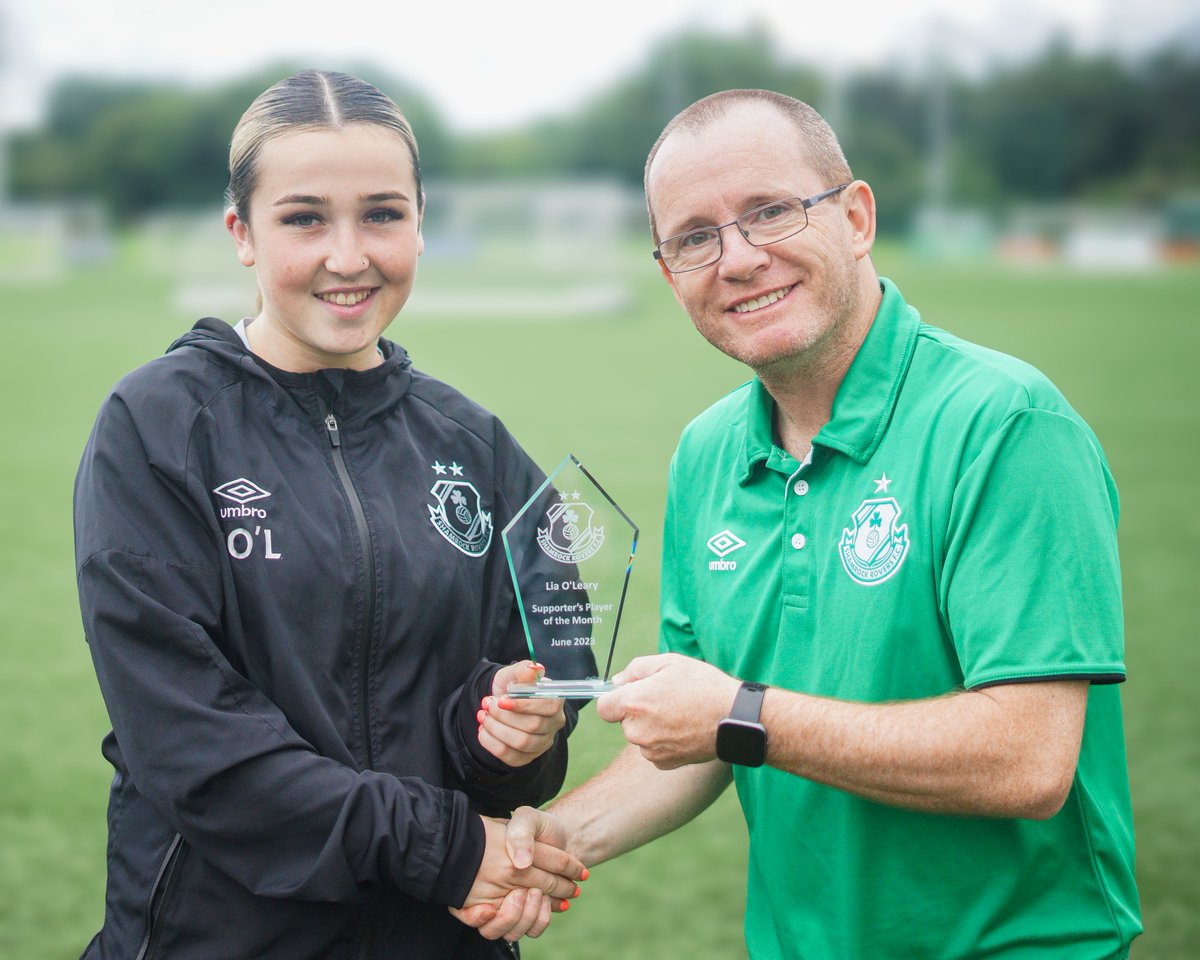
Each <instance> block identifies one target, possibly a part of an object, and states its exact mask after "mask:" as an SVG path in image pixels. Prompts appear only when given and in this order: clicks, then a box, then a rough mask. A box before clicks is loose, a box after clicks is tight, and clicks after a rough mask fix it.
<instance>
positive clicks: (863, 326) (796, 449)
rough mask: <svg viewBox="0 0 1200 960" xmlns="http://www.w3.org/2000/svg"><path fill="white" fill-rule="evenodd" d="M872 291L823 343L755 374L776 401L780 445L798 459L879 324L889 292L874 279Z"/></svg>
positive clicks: (824, 421)
mask: <svg viewBox="0 0 1200 960" xmlns="http://www.w3.org/2000/svg"><path fill="white" fill-rule="evenodd" d="M872 273H873V271H872ZM867 287H868V284H864V285H863V288H862V289H861V290H860V291H859V293H860V295H859V296H858V297H856V298H855V303H854V304H853V305H851V306H850V307H849V309H848V310H847V311H846V316H845V317H844V318H843V319H842V320H841V321H840V322H838V323H836V324H834V325H833V327H832V328H831V329H830V331H829V333H828V335H827V336H826V337H825V338H824V339H823V340H822V342H820V343H818V344H814V345H813V347H812V348H810V349H808V350H805V351H804V352H803V353H802V354H799V355H797V356H793V357H786V358H784V359H781V360H777V361H775V362H773V363H770V364H767V365H765V366H763V367H756V368H755V370H754V372H755V374H757V376H758V379H759V380H761V381H762V384H763V386H764V387H765V388H766V390H767V392H768V393H769V394H770V395H771V397H772V398H773V399H774V401H775V427H776V429H777V430H778V432H779V438H780V442H781V443H782V445H783V448H784V449H785V450H787V452H788V453H790V454H791V455H792V456H793V457H795V458H796V459H797V460H803V459H804V457H805V456H807V454H808V450H809V448H810V447H811V446H812V440H813V437H815V436H816V435H817V433H819V432H820V430H821V428H822V427H823V426H825V424H827V423H828V422H829V420H830V417H831V416H832V415H833V401H834V398H836V397H837V392H838V389H839V388H840V387H841V385H842V380H844V379H845V377H846V371H847V370H849V369H850V364H851V363H853V362H854V358H855V357H856V356H857V355H858V351H859V348H860V347H861V346H862V344H863V341H864V340H865V339H866V338H867V332H868V331H869V330H870V329H871V324H872V323H873V322H874V320H875V314H876V313H877V312H878V310H879V304H880V302H881V301H882V299H883V291H882V290H881V288H880V286H879V280H878V278H877V277H874V276H872V277H871V278H870V282H869V289H867Z"/></svg>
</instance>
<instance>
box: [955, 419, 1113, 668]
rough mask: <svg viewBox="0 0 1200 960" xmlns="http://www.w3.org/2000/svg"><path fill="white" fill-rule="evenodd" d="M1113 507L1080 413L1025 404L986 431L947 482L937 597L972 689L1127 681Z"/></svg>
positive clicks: (1104, 467) (1110, 485)
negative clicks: (950, 485) (954, 479)
mask: <svg viewBox="0 0 1200 960" xmlns="http://www.w3.org/2000/svg"><path fill="white" fill-rule="evenodd" d="M1117 516H1118V506H1117V494H1116V488H1115V485H1114V484H1113V480H1112V476H1111V474H1110V473H1109V471H1108V467H1107V464H1106V463H1105V461H1104V457H1103V454H1102V453H1101V452H1100V450H1099V447H1098V445H1097V443H1096V441H1095V438H1094V437H1093V436H1091V434H1090V432H1089V431H1088V430H1087V429H1086V428H1085V427H1084V426H1083V425H1082V424H1081V423H1080V422H1079V421H1077V420H1076V419H1074V418H1072V417H1070V416H1068V415H1065V414H1063V413H1057V412H1052V411H1048V410H1042V409H1022V410H1020V411H1018V412H1016V413H1014V414H1012V415H1010V416H1009V417H1008V418H1007V419H1006V420H1005V421H1004V422H1003V423H1002V425H1001V426H1000V428H999V429H998V430H997V431H996V433H995V434H993V435H992V436H991V437H990V438H989V439H988V440H987V442H986V443H985V444H984V446H983V448H982V449H981V451H980V452H979V455H978V456H977V457H976V458H975V459H974V461H973V462H971V463H970V465H969V466H967V467H966V469H965V470H964V471H963V472H962V474H961V477H960V479H959V481H958V483H957V485H956V487H955V490H954V496H953V501H952V504H951V509H950V515H949V527H948V534H947V541H946V545H945V554H944V558H945V559H944V564H943V568H942V578H941V582H940V585H939V598H938V599H939V605H940V606H941V609H942V615H943V617H944V618H945V622H946V624H947V625H948V627H949V630H950V634H951V637H952V639H953V643H954V646H955V648H956V649H957V651H958V656H959V659H960V663H961V666H962V673H963V678H964V679H963V682H964V685H965V686H966V687H967V688H968V689H969V688H973V687H982V686H988V685H991V684H996V683H1006V682H1013V681H1022V680H1036V679H1051V678H1079V679H1088V680H1091V681H1093V682H1102V683H1103V682H1119V681H1121V680H1124V678H1125V664H1124V630H1123V620H1122V610H1121V572H1120V566H1119V562H1118V558H1117V530H1116V527H1117Z"/></svg>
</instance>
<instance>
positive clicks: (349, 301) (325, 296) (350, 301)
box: [317, 290, 371, 307]
mask: <svg viewBox="0 0 1200 960" xmlns="http://www.w3.org/2000/svg"><path fill="white" fill-rule="evenodd" d="M370 295H371V292H370V291H369V290H364V291H362V292H360V293H340V292H339V293H319V294H317V296H318V297H320V298H321V299H322V300H324V301H325V302H326V303H336V304H337V305H338V306H339V307H347V306H349V307H352V306H354V304H356V303H362V302H363V301H364V300H366V299H367V297H369V296H370Z"/></svg>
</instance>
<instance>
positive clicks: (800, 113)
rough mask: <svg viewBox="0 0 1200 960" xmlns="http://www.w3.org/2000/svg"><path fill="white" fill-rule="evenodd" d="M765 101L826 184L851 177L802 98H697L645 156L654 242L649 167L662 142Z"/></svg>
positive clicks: (759, 93) (768, 94)
mask: <svg viewBox="0 0 1200 960" xmlns="http://www.w3.org/2000/svg"><path fill="white" fill-rule="evenodd" d="M758 104H761V105H765V106H768V107H773V108H774V109H775V110H777V111H778V112H779V113H780V114H781V115H782V116H783V118H784V119H785V120H788V121H790V122H791V123H792V124H793V125H794V126H795V128H796V131H797V132H798V133H799V134H800V142H801V144H802V145H803V147H802V149H803V151H804V156H803V160H804V162H805V163H806V164H807V166H809V167H810V168H811V169H812V170H814V171H815V172H816V174H817V175H818V176H819V177H820V178H821V179H822V180H824V181H825V182H826V185H827V186H830V187H832V186H836V185H837V184H839V183H849V182H850V181H851V180H853V179H854V175H853V174H852V173H851V172H850V165H849V164H848V163H847V162H846V155H845V154H844V153H842V146H841V144H840V143H838V138H837V135H836V134H835V133H834V132H833V129H832V128H831V127H830V126H829V124H828V123H826V122H825V118H824V117H822V116H821V115H820V114H819V113H817V111H816V110H814V109H813V108H812V107H810V106H809V105H808V104H807V103H805V102H804V101H803V100H797V99H796V98H795V97H789V96H787V95H786V94H783V93H777V92H775V91H774V90H757V89H745V90H722V91H721V92H719V93H714V94H711V95H709V96H707V97H704V98H703V99H701V100H697V101H696V102H695V103H693V104H692V105H691V106H690V107H684V109H683V110H681V111H680V112H679V113H677V114H676V115H675V116H674V117H673V118H672V120H671V121H670V123H668V124H667V125H666V126H665V127H664V128H663V132H662V133H660V134H659V135H658V139H657V140H655V141H654V146H653V147H651V148H650V155H649V156H648V157H647V158H646V170H645V174H644V181H643V185H644V189H645V192H646V210H647V212H648V213H649V215H650V233H651V235H652V236H653V237H654V242H655V243H658V241H659V239H660V238H659V236H658V226H657V225H656V224H655V222H654V209H653V207H652V206H651V204H650V167H651V165H653V163H654V158H655V157H656V156H657V155H658V151H659V148H660V147H661V146H662V145H663V142H664V141H665V140H666V139H667V138H668V137H669V136H670V135H671V134H673V133H676V132H678V131H688V132H693V133H695V132H699V131H700V130H703V129H704V128H705V127H708V126H710V125H711V124H713V123H715V122H716V121H718V120H721V119H724V118H725V117H726V116H728V115H729V114H730V113H732V112H734V111H735V110H736V109H737V108H739V107H742V106H754V105H758Z"/></svg>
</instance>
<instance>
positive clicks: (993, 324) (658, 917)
mask: <svg viewBox="0 0 1200 960" xmlns="http://www.w3.org/2000/svg"><path fill="white" fill-rule="evenodd" d="M231 254H232V251H231ZM231 259H232V257H231ZM879 261H880V267H881V270H882V272H884V273H886V274H887V275H889V276H892V277H893V278H894V279H896V280H897V282H898V283H899V284H900V287H901V289H902V290H903V291H904V293H905V295H906V296H907V298H908V299H909V300H910V302H912V303H914V304H916V305H917V306H918V307H919V308H920V309H921V310H922V313H923V315H924V316H925V318H926V319H927V320H928V321H929V322H932V323H935V324H937V325H939V326H943V327H946V328H949V329H951V330H953V331H954V332H956V333H959V334H962V335H964V336H966V337H968V338H970V339H974V340H977V341H979V342H982V343H986V344H988V345H991V346H995V347H998V348H1000V349H1003V350H1006V351H1008V352H1011V353H1014V354H1016V355H1018V356H1020V357H1022V358H1024V359H1027V360H1029V361H1031V362H1033V363H1034V364H1036V365H1037V366H1039V367H1041V368H1042V369H1043V370H1044V371H1045V372H1046V373H1047V374H1049V375H1050V376H1051V378H1052V379H1054V380H1055V381H1056V382H1057V383H1058V384H1059V386H1060V387H1061V388H1062V389H1063V390H1064V392H1065V393H1066V394H1067V396H1068V397H1069V398H1070V399H1071V400H1072V402H1073V403H1074V405H1075V406H1076V407H1077V408H1078V409H1079V410H1080V412H1081V413H1082V414H1083V415H1084V417H1085V418H1087V419H1088V420H1089V422H1090V423H1091V425H1092V426H1093V428H1094V429H1095V430H1096V432H1097V434H1098V435H1099V437H1100V439H1101V441H1102V442H1103V443H1104V445H1105V447H1106V450H1107V452H1108V455H1109V459H1110V461H1111V464H1112V467H1113V471H1114V473H1115V475H1116V478H1117V482H1118V485H1119V486H1120V489H1121V493H1122V502H1123V511H1122V521H1121V547H1122V561H1123V569H1124V579H1125V600H1126V623H1127V662H1128V667H1129V682H1128V683H1127V684H1126V686H1125V688H1124V696H1125V701H1124V703H1125V709H1126V717H1127V734H1128V745H1129V756H1130V767H1131V776H1132V783H1133V795H1134V806H1135V812H1136V820H1137V840H1138V872H1139V883H1140V887H1141V892H1142V897H1143V906H1144V913H1145V921H1146V927H1147V934H1146V935H1145V936H1144V937H1143V938H1142V939H1141V940H1139V941H1138V943H1137V945H1136V946H1135V950H1134V957H1135V958H1137V960H1168V958H1170V960H1175V958H1178V960H1183V958H1185V957H1194V956H1196V944H1197V943H1200V906H1198V904H1197V903H1196V901H1195V899H1194V896H1195V894H1194V890H1195V889H1196V885H1195V875H1196V871H1197V868H1198V865H1200V803H1197V797H1200V711H1198V710H1197V707H1196V696H1195V694H1194V692H1193V689H1192V688H1193V687H1194V685H1195V682H1196V681H1195V678H1196V677H1197V676H1198V675H1200V642H1198V638H1200V616H1198V614H1197V604H1196V602H1195V598H1194V596H1193V594H1194V593H1195V591H1196V590H1197V586H1196V579H1197V576H1198V575H1200V549H1198V546H1197V545H1198V544H1200V511H1198V510H1196V509H1194V508H1193V507H1192V505H1191V500H1190V497H1191V494H1192V492H1193V485H1194V484H1196V483H1198V482H1200V479H1198V478H1200V375H1198V372H1197V358H1198V356H1200V311H1198V310H1197V304H1198V303H1200V271H1198V270H1195V269H1192V270H1182V269H1176V270H1171V271H1164V272H1160V273H1155V274H1150V275H1127V276H1122V275H1107V274H1073V273H1066V272H1060V271H1056V270H1049V269H1044V270H1034V271H1029V270H1017V269H1013V268H1006V267H1002V266H997V265H994V264H955V265H946V264H932V263H927V262H921V261H918V260H913V259H910V258H908V257H907V256H906V255H905V254H903V253H902V252H901V251H898V250H885V251H882V252H881V253H880V255H879ZM422 269H423V271H426V272H427V276H423V277H422V279H421V280H420V281H419V282H420V283H436V282H438V281H439V279H442V277H439V268H438V267H437V265H436V264H432V263H431V264H428V269H427V268H426V266H423V267H422ZM441 269H442V272H443V274H444V273H445V268H441ZM641 271H642V272H641V273H640V274H639V276H640V277H641V279H639V280H638V281H637V282H636V283H635V284H634V286H633V299H632V305H631V307H630V308H629V309H628V310H624V311H622V312H621V313H620V315H615V316H599V317H596V318H593V319H589V320H587V321H576V322H570V323H562V324H553V323H547V322H544V320H543V321H541V322H537V323H532V322H522V321H521V320H520V319H515V318H514V319H494V318H493V319H489V318H475V319H472V318H448V317H443V316H441V315H439V316H438V317H437V319H436V320H434V319H422V318H421V317H420V316H416V315H413V316H409V315H408V314H405V315H402V317H401V320H400V321H398V322H397V324H396V325H395V326H393V328H392V330H391V331H390V335H391V337H392V338H393V339H395V340H397V341H398V342H400V343H403V344H405V345H406V346H407V347H408V348H409V350H410V352H411V353H412V354H413V356H414V358H415V360H416V363H417V365H418V366H420V367H422V368H424V369H426V370H427V371H429V372H431V373H434V374H435V375H438V376H441V377H443V378H445V379H447V380H449V381H451V382H452V383H454V384H455V385H456V386H458V387H459V388H461V389H463V390H464V391H465V392H467V393H468V394H470V395H472V396H473V397H475V398H476V399H477V400H479V401H481V402H482V403H483V404H485V405H486V406H488V407H490V408H491V409H492V410H494V411H496V412H497V413H498V414H500V415H501V416H502V417H503V418H504V420H505V421H506V422H507V423H508V425H509V426H510V428H511V429H512V430H513V431H514V433H515V434H516V435H517V436H518V437H519V438H521V439H522V441H523V442H524V444H525V445H526V447H527V448H528V449H529V451H530V452H531V453H532V454H533V456H534V457H535V458H536V459H537V460H538V461H539V462H540V463H542V464H543V465H544V466H551V465H553V464H555V463H557V462H558V460H559V459H560V458H561V456H562V455H563V453H564V452H566V450H567V449H571V450H573V452H575V453H576V454H578V455H579V456H580V458H581V459H583V460H584V462H585V463H586V464H587V465H588V466H589V468H590V469H592V470H593V471H594V472H595V473H596V474H597V476H598V477H600V478H601V480H602V481H603V482H604V483H605V485H606V486H607V487H608V488H609V490H610V491H611V492H612V493H613V494H614V496H616V497H617V499H618V500H619V501H620V502H621V504H622V506H623V507H625V509H626V510H627V511H628V512H629V513H630V514H631V515H632V516H633V517H634V518H635V519H636V520H637V521H638V523H639V525H640V526H641V529H642V531H643V536H642V545H641V548H640V549H639V558H638V568H637V569H636V570H635V580H634V583H633V586H632V587H631V599H630V603H631V608H630V610H629V613H628V615H627V619H626V621H625V623H624V625H623V635H622V648H623V653H621V654H618V660H623V659H624V658H625V656H624V655H626V654H627V655H628V656H634V655H636V654H640V653H645V652H650V651H652V649H653V647H654V643H655V630H656V627H655V606H656V603H657V580H658V576H657V566H658V559H659V530H660V526H661V510H662V499H663V493H664V485H665V471H666V465H667V461H668V459H669V457H670V454H671V451H672V449H673V446H674V442H675V439H676V437H677V435H678V432H679V430H680V428H681V427H682V426H683V425H684V424H685V423H686V422H687V421H688V420H689V419H690V418H691V417H692V416H694V415H695V414H696V413H697V412H698V411H699V410H701V409H702V408H703V407H704V406H706V405H707V404H708V403H709V402H711V401H712V400H714V399H715V398H717V397H718V396H720V395H721V394H723V393H724V392H726V391H727V390H728V389H729V388H731V387H733V386H734V385H736V384H737V383H739V382H741V381H742V380H744V379H745V374H744V372H743V371H742V369H741V368H739V367H738V366H737V365H735V364H733V363H731V362H730V361H728V360H726V359H724V358H722V357H720V356H719V355H717V354H716V353H715V351H713V350H712V349H711V348H710V347H708V345H707V344H705V343H703V342H702V341H701V340H700V338H699V337H698V336H697V335H696V334H695V333H694V331H693V330H692V329H691V326H690V324H689V323H688V322H687V320H686V318H685V317H684V316H683V315H682V313H681V312H680V311H679V310H678V308H677V307H676V305H675V303H674V301H673V299H672V298H671V297H670V295H669V292H668V291H667V289H666V287H665V286H664V285H663V284H661V282H659V281H658V280H657V278H656V276H655V275H654V273H653V272H652V268H651V266H650V262H649V259H648V258H646V259H645V261H644V266H643V267H642V268H641ZM173 283H174V281H173V280H172V279H171V278H170V277H168V276H166V275H164V274H162V273H159V272H156V271H153V270H149V269H147V268H146V267H145V260H144V259H143V258H142V257H140V255H139V251H138V249H137V246H136V244H134V243H126V244H123V245H122V246H121V247H120V256H119V258H118V260H117V262H116V263H114V264H112V265H109V266H106V267H104V268H91V269H89V270H86V271H81V272H77V273H74V274H71V275H69V276H67V277H66V278H65V279H62V280H60V281H59V282H57V283H55V284H53V285H33V284H27V285H12V284H9V285H5V286H3V287H0V296H2V297H3V302H4V313H3V321H2V322H3V333H4V338H5V344H6V349H5V360H4V364H3V370H4V377H3V380H2V381H0V391H2V399H3V408H2V409H3V412H4V423H3V427H2V428H0V429H2V431H3V433H2V436H3V442H2V445H0V467H2V468H3V469H2V471H0V476H2V477H3V480H2V484H0V490H2V491H3V499H2V501H0V502H2V504H3V510H2V511H0V613H2V620H0V729H2V730H3V731H4V736H3V737H2V738H0V772H2V774H3V775H2V777H0V957H12V958H20V960H43V958H45V960H49V958H62V957H70V956H77V955H78V953H79V951H80V950H81V949H82V947H83V946H84V944H86V943H87V941H88V939H89V938H90V937H91V936H92V934H93V933H94V932H95V930H96V928H97V926H98V924H99V922H100V919H101V915H102V903H103V865H104V855H105V833H104V809H105V802H106V793H107V785H108V780H109V777H110V773H111V771H110V770H109V769H108V768H107V766H106V764H105V763H104V761H103V760H102V758H101V757H100V753H99V743H100V738H101V737H102V736H103V734H104V733H105V731H106V730H107V721H106V717H105V713H104V709H103V705H102V703H101V702H100V698H99V695H98V692H97V689H96V684H95V680H94V678H93V676H92V671H91V664H90V660H89V658H88V654H87V649H86V646H85V644H84V642H83V639H82V635H81V630H80V625H79V615H78V610H77V607H76V600H75V592H74V582H73V565H72V548H71V521H70V502H71V486H72V481H73V476H74V471H75V467H76V464H77V461H78V457H79V453H80V450H81V449H82V446H83V443H84V441H85V439H86V436H87V433H88V430H89V429H90V426H91V421H92V418H93V417H94V415H95V412H96V409H97V407H98V405H99V403H100V402H101V400H102V398H103V397H104V395H105V393H106V392H107V390H108V389H109V388H110V387H111V385H112V384H113V382H114V381H115V380H116V379H117V378H118V377H119V376H120V375H121V374H123V373H124V372H125V371H127V370H128V369H130V368H131V367H133V366H134V365H136V364H138V363H140V362H142V361H143V360H146V359H149V358H150V357H152V356H155V355H157V354H158V353H160V352H161V351H162V349H163V348H164V347H165V346H166V345H167V344H168V343H169V342H170V341H171V340H172V339H173V338H174V337H175V336H176V335H177V334H178V333H180V332H182V330H183V329H185V327H186V326H187V325H188V323H189V322H190V320H191V319H192V318H191V317H186V316H184V315H183V314H182V313H181V312H180V310H179V309H178V308H176V307H174V306H172V303H173V302H174V301H173ZM550 379H553V381H554V382H557V383H569V384H571V385H570V386H569V387H566V386H564V387H561V388H560V389H559V391H558V392H556V393H551V392H549V391H547V389H546V388H545V387H544V386H543V384H544V383H545V382H547V380H550ZM1030 468H1031V469H1036V464H1030ZM620 742H621V741H620V737H619V730H613V729H610V728H607V727H606V726H605V725H604V724H603V723H601V722H600V721H599V720H598V718H597V717H596V716H595V715H594V714H593V713H590V712H589V713H588V714H587V715H585V718H584V721H583V722H582V724H581V726H580V729H579V731H578V732H577V734H576V736H575V737H574V738H573V761H572V769H571V776H570V779H571V782H572V783H574V782H577V781H579V780H581V779H583V778H584V777H586V776H587V775H588V774H590V773H591V772H593V771H595V770H596V769H598V768H599V767H601V766H602V765H603V764H604V762H605V761H606V760H607V758H608V757H609V756H611V755H612V754H613V753H614V752H615V751H616V750H617V748H618V746H619V744H620ZM745 842H746V841H745V829H744V826H743V824H742V819H741V816H740V812H739V810H738V808H737V805H736V802H735V800H734V799H733V797H732V795H727V796H725V797H723V798H722V799H721V800H720V801H719V802H718V803H717V804H716V805H715V806H714V807H713V808H712V809H711V810H709V811H708V812H707V813H706V814H704V815H703V816H702V817H701V818H700V819H699V820H697V821H696V822H695V823H693V824H691V825H689V826H688V827H686V828H684V829H682V830H681V831H679V832H677V833H676V834H675V835H673V836H671V837H668V838H666V839H664V840H662V841H659V842H658V843H656V844H653V845H651V846H649V847H646V848H643V849H642V850H639V851H636V852H635V853H633V854H630V855H629V856H627V857H625V858H623V859H622V860H618V861H615V862H613V863H610V864H605V865H602V866H600V867H599V868H598V869H596V870H595V871H594V874H593V877H592V878H591V879H590V880H589V881H588V883H587V884H586V889H585V891H584V895H583V896H582V897H581V898H580V900H579V901H578V902H577V903H576V904H574V905H573V906H572V909H571V911H570V912H569V914H567V915H566V916H564V917H560V918H559V919H558V920H556V922H555V924H554V925H553V927H552V928H551V930H550V931H549V932H548V933H547V934H546V936H545V937H543V938H542V939H541V940H540V941H535V942H531V943H529V944H528V945H527V948H526V950H525V955H526V957H528V958H532V960H537V958H550V957H560V956H570V957H572V958H573V960H589V958H600V957H604V958H610V957H631V958H639V960H640V958H668V957H689V958H691V960H729V958H736V957H738V956H744V948H743V947H742V937H741V912H742V902H743V892H742V886H743V879H744V871H745ZM797 869H803V864H802V863H798V864H797Z"/></svg>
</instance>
